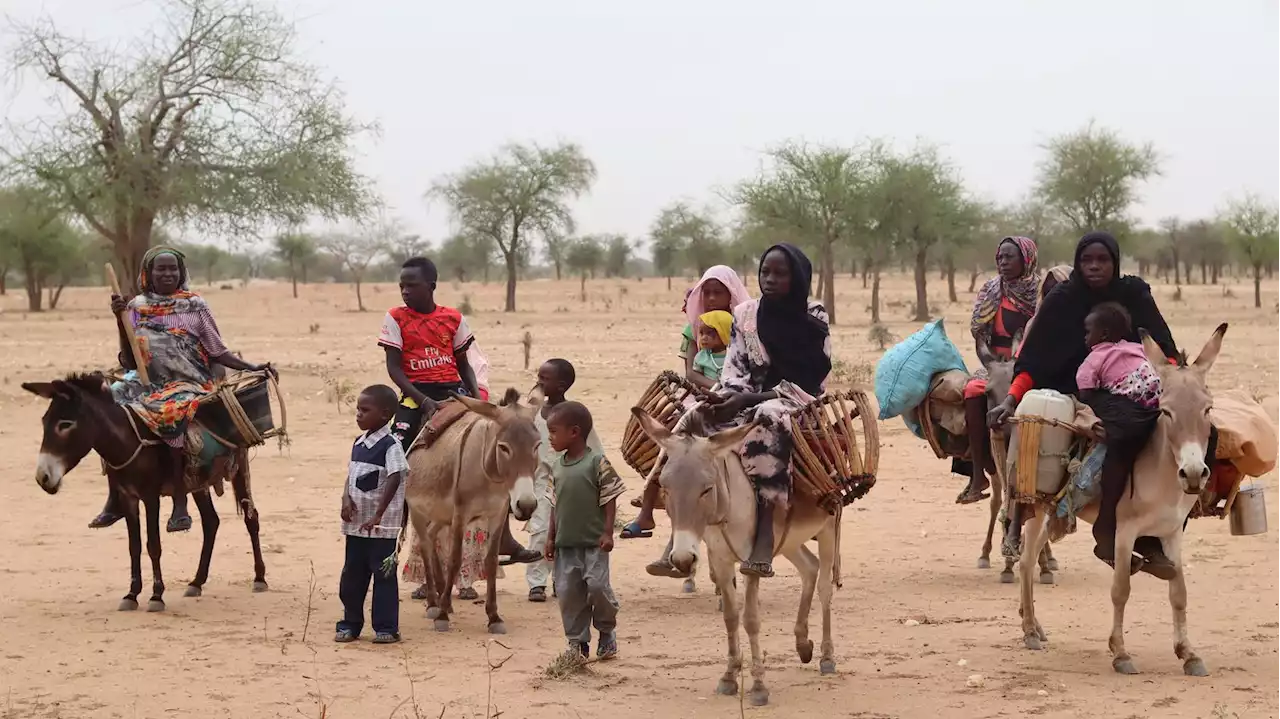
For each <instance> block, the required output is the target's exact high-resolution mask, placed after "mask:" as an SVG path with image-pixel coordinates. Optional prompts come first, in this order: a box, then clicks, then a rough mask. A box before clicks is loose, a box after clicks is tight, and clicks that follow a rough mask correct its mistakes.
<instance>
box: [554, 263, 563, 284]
mask: <svg viewBox="0 0 1280 719" xmlns="http://www.w3.org/2000/svg"><path fill="white" fill-rule="evenodd" d="M555 266H556V282H559V281H560V279H561V277H562V275H561V269H560V260H556V261H555Z"/></svg>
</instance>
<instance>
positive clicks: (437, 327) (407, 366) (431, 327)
mask: <svg viewBox="0 0 1280 719" xmlns="http://www.w3.org/2000/svg"><path fill="white" fill-rule="evenodd" d="M473 340H474V335H472V334H471V328H470V327H468V326H467V320H466V319H465V318H464V317H463V316H462V313H461V312H459V311H457V310H455V309H454V308H452V307H444V306H442V305H436V308H435V310H434V311H432V312H431V313H429V314H422V313H421V312H416V311H414V310H411V309H409V308H408V307H395V308H392V309H391V311H389V312H387V316H386V317H385V318H383V320H382V331H381V332H380V333H379V334H378V344H380V345H382V346H384V347H395V348H396V349H398V350H400V351H401V352H402V353H403V357H402V360H401V366H402V367H403V369H404V373H405V376H407V377H408V378H409V381H410V382H413V383H414V384H435V383H439V384H455V383H458V382H461V381H462V377H461V376H460V375H459V374H458V363H457V361H456V360H455V359H454V354H455V353H457V352H465V351H466V350H467V347H468V345H470V344H471V342H472V341H473Z"/></svg>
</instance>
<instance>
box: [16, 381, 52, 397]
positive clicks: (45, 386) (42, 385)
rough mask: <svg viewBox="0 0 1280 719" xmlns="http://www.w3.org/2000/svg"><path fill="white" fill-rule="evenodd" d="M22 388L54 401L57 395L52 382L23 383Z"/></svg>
mask: <svg viewBox="0 0 1280 719" xmlns="http://www.w3.org/2000/svg"><path fill="white" fill-rule="evenodd" d="M22 388H23V389H25V390H26V391H28V392H30V393H31V394H34V395H39V396H41V397H44V398H45V399H53V395H54V393H55V390H54V387H53V383H52V382H23V383H22Z"/></svg>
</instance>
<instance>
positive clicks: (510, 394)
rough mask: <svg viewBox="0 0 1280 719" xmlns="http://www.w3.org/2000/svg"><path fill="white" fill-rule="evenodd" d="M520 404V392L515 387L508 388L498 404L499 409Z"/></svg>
mask: <svg viewBox="0 0 1280 719" xmlns="http://www.w3.org/2000/svg"><path fill="white" fill-rule="evenodd" d="M519 404H520V390H518V389H516V388H515V387H508V388H507V391H506V392H504V393H503V394H502V401H501V402H499V403H498V406H499V407H515V406H516V405H519Z"/></svg>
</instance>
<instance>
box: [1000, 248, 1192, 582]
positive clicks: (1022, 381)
mask: <svg viewBox="0 0 1280 719" xmlns="http://www.w3.org/2000/svg"><path fill="white" fill-rule="evenodd" d="M1104 302H1116V303H1119V304H1120V305H1122V306H1123V307H1124V308H1125V309H1126V310H1128V311H1129V314H1130V315H1131V316H1132V318H1133V322H1132V325H1131V326H1132V329H1131V332H1130V336H1128V337H1125V338H1124V339H1126V340H1129V341H1131V342H1140V341H1141V339H1140V338H1139V336H1138V331H1139V330H1146V332H1147V334H1149V335H1150V336H1151V339H1153V340H1155V342H1156V344H1157V345H1159V346H1160V350H1161V351H1162V352H1164V354H1165V356H1166V357H1168V358H1170V361H1173V360H1174V359H1176V357H1177V354H1178V352H1177V348H1176V346H1175V345H1174V343H1173V336H1172V335H1171V334H1170V333H1169V325H1168V324H1166V323H1165V321H1164V317H1163V316H1162V315H1161V314H1160V309H1159V308H1158V307H1156V302H1155V299H1154V298H1153V297H1152V296H1151V287H1150V286H1149V285H1148V284H1147V283H1146V282H1144V281H1143V280H1142V279H1141V278H1138V277H1133V276H1121V274H1120V245H1119V244H1118V243H1117V242H1116V239H1115V238H1114V237H1112V236H1111V235H1110V234H1108V233H1106V232H1090V233H1089V234H1087V235H1085V236H1084V237H1082V238H1080V242H1079V244H1077V245H1076V255H1075V266H1074V269H1073V271H1072V273H1071V278H1070V279H1069V280H1067V282H1065V283H1063V284H1061V285H1058V287H1056V288H1055V289H1054V290H1053V292H1051V293H1050V294H1049V296H1048V297H1046V298H1045V300H1044V303H1043V304H1042V305H1041V307H1040V309H1039V311H1038V312H1037V313H1036V321H1035V323H1034V324H1033V325H1032V327H1031V330H1030V332H1029V333H1028V334H1027V336H1026V338H1025V340H1024V341H1023V343H1022V349H1021V352H1020V354H1019V355H1018V359H1017V362H1016V363H1015V364H1014V374H1015V377H1014V380H1013V386H1012V387H1011V388H1010V389H1009V395H1008V396H1007V397H1005V400H1004V401H1003V402H1002V403H1000V404H999V405H997V406H996V407H995V408H994V409H992V410H991V413H990V416H989V418H988V419H989V420H990V424H991V426H993V427H998V426H1002V425H1004V423H1005V421H1006V420H1007V419H1008V418H1009V416H1010V415H1012V414H1013V411H1014V409H1015V408H1016V407H1017V405H1018V402H1019V401H1021V399H1022V395H1023V394H1025V393H1026V391H1027V390H1030V389H1042V388H1043V389H1053V390H1057V391H1059V392H1062V393H1063V394H1072V395H1075V394H1079V395H1080V399H1081V401H1083V402H1085V403H1086V404H1088V405H1089V406H1090V407H1091V408H1092V409H1093V411H1094V413H1095V414H1096V415H1097V416H1098V419H1100V420H1102V434H1103V436H1102V437H1101V438H1100V439H1101V440H1102V441H1103V442H1105V443H1106V446H1107V454H1106V457H1105V459H1104V460H1103V465H1102V498H1101V501H1100V504H1099V507H1098V519H1097V521H1095V522H1094V524H1093V538H1094V542H1095V543H1096V545H1097V546H1095V547H1094V550H1093V552H1094V554H1095V555H1096V556H1097V557H1098V558H1099V559H1101V560H1103V561H1104V562H1107V563H1108V564H1112V563H1114V561H1115V537H1116V505H1117V504H1119V502H1120V497H1121V495H1122V494H1123V492H1124V489H1125V486H1126V485H1127V484H1128V482H1129V475H1130V474H1131V473H1132V471H1133V463H1134V460H1135V459H1136V458H1137V456H1138V452H1140V451H1141V450H1142V448H1143V447H1144V446H1145V445H1146V443H1147V439H1148V438H1150V436H1151V432H1152V430H1153V429H1154V428H1155V420H1156V417H1157V416H1158V411H1156V410H1150V409H1145V408H1143V407H1141V406H1139V405H1138V404H1137V403H1136V402H1133V401H1132V400H1129V399H1128V398H1125V397H1119V396H1116V395H1112V394H1110V393H1107V392H1100V391H1089V392H1084V393H1080V392H1079V391H1078V389H1077V387H1076V370H1077V369H1079V368H1080V365H1081V364H1082V363H1083V362H1084V360H1085V358H1086V357H1087V356H1088V355H1089V347H1088V346H1087V345H1086V344H1085V329H1084V320H1085V317H1086V316H1088V314H1089V312H1090V311H1091V310H1092V309H1093V308H1094V307H1095V306H1097V305H1099V304H1102V303H1104ZM1210 451H1211V452H1212V448H1211V449H1210ZM1015 527H1016V525H1015ZM1011 531H1016V529H1011ZM1134 549H1135V551H1137V552H1138V553H1139V554H1141V555H1142V557H1143V560H1144V561H1143V562H1135V563H1134V566H1135V567H1140V568H1141V569H1142V570H1143V571H1146V572H1149V573H1150V574H1153V575H1155V576H1157V577H1160V578H1162V579H1169V578H1171V577H1172V573H1173V571H1174V568H1173V563H1172V562H1171V561H1169V558H1168V557H1166V556H1165V555H1164V552H1163V550H1162V548H1161V546H1160V541H1159V540H1157V539H1155V538H1154V537H1141V538H1139V539H1138V542H1137V545H1136V546H1135V547H1134Z"/></svg>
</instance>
